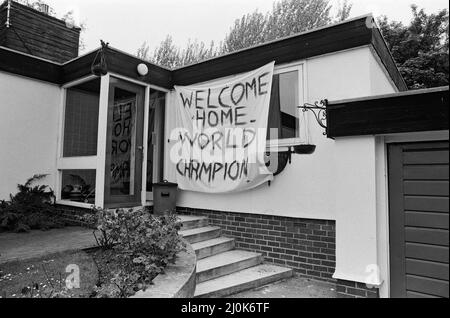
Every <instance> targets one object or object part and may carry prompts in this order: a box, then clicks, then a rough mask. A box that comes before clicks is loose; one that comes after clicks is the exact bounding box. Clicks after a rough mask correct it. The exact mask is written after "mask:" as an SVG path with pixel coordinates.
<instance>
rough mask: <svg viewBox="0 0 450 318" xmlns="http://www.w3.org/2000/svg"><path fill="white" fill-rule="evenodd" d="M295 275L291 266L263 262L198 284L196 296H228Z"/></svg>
mask: <svg viewBox="0 0 450 318" xmlns="http://www.w3.org/2000/svg"><path fill="white" fill-rule="evenodd" d="M292 275H293V270H292V269H290V268H285V267H280V266H275V265H269V264H261V265H258V266H253V267H250V268H247V269H244V270H241V271H238V272H235V273H232V274H229V275H226V276H222V277H218V278H215V279H211V280H208V281H205V282H202V283H199V284H197V287H196V289H195V295H194V297H196V298H210V297H226V296H229V295H232V294H236V293H239V292H241V291H244V290H248V289H253V288H258V287H261V286H264V285H267V284H270V283H273V282H275V281H278V280H281V279H286V278H289V277H291V276H292Z"/></svg>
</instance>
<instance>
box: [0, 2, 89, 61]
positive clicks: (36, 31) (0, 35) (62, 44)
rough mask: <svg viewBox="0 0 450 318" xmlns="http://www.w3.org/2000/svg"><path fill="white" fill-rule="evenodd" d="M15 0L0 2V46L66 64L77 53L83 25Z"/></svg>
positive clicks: (46, 8)
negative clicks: (72, 23) (74, 25)
mask: <svg viewBox="0 0 450 318" xmlns="http://www.w3.org/2000/svg"><path fill="white" fill-rule="evenodd" d="M48 12H49V6H48V5H45V4H44V5H41V6H40V7H39V11H38V10H35V9H33V8H30V7H28V6H25V5H22V4H20V3H17V2H15V1H11V0H9V1H8V0H7V1H4V2H3V3H2V4H1V5H0V46H3V47H7V48H10V49H13V50H16V51H20V52H24V53H27V54H31V55H34V56H37V57H41V58H44V59H47V60H51V61H54V62H59V63H63V62H66V61H68V60H71V59H73V58H75V57H77V56H78V45H79V40H80V31H81V30H80V28H76V27H73V26H71V25H69V24H66V22H64V21H63V20H59V19H57V18H54V17H52V16H50V15H48Z"/></svg>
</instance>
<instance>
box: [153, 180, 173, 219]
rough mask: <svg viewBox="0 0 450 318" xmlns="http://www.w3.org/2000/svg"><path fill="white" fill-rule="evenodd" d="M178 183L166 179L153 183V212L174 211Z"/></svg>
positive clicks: (159, 213)
mask: <svg viewBox="0 0 450 318" xmlns="http://www.w3.org/2000/svg"><path fill="white" fill-rule="evenodd" d="M177 192H178V184H177V183H173V182H169V181H167V180H164V181H161V182H158V183H153V213H154V214H156V215H163V214H166V213H168V212H172V213H174V212H175V210H176V207H177Z"/></svg>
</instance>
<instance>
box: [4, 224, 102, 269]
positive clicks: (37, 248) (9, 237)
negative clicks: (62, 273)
mask: <svg viewBox="0 0 450 318" xmlns="http://www.w3.org/2000/svg"><path fill="white" fill-rule="evenodd" d="M95 246H97V242H96V241H95V238H94V235H93V230H92V229H87V228H83V227H78V226H69V227H64V228H60V229H51V230H48V231H40V230H33V231H30V232H29V233H1V234H0V264H1V263H6V262H10V261H17V260H27V259H32V258H35V257H41V256H45V255H48V254H53V253H59V252H66V251H74V250H81V249H86V248H91V247H95Z"/></svg>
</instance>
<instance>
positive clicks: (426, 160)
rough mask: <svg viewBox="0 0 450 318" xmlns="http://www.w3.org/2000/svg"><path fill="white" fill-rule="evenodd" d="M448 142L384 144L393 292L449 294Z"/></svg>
mask: <svg viewBox="0 0 450 318" xmlns="http://www.w3.org/2000/svg"><path fill="white" fill-rule="evenodd" d="M448 146H449V144H448V142H427V143H409V144H392V145H390V146H389V148H388V155H389V222H390V225H389V227H390V228H389V234H390V235H389V245H390V277H391V281H390V283H391V284H390V291H391V297H449V284H448V277H449V266H448V258H449V257H448V256H449V255H448V252H449V251H448V245H449V236H448V224H449V220H448V218H449V200H448V197H449V195H448V183H449V178H448V161H449V159H448V157H449V152H448V150H449V148H448Z"/></svg>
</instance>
